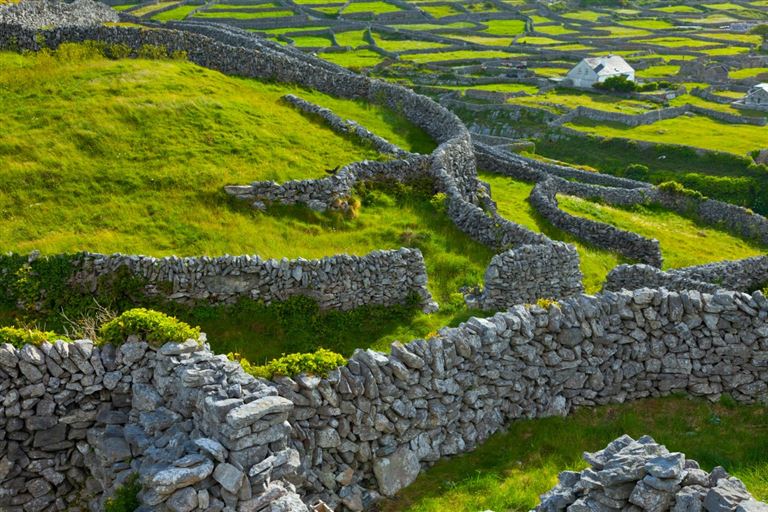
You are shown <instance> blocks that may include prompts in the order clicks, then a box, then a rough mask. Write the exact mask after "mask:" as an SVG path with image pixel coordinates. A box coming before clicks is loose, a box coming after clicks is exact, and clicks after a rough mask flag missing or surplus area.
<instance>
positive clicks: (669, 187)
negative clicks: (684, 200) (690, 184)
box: [658, 181, 706, 201]
mask: <svg viewBox="0 0 768 512" xmlns="http://www.w3.org/2000/svg"><path fill="white" fill-rule="evenodd" d="M658 188H659V190H661V191H662V192H667V193H669V194H674V195H678V196H685V197H690V198H691V199H698V200H702V201H703V200H704V199H706V196H705V195H704V194H702V193H701V192H699V191H698V190H691V189H690V188H685V187H684V186H683V185H682V184H680V183H678V182H676V181H665V182H664V183H660V184H659V185H658Z"/></svg>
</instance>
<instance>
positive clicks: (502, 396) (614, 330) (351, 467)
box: [276, 289, 768, 510]
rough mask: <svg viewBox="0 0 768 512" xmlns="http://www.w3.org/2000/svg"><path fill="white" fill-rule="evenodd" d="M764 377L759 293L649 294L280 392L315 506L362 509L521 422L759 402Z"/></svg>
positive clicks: (562, 312) (601, 301)
mask: <svg viewBox="0 0 768 512" xmlns="http://www.w3.org/2000/svg"><path fill="white" fill-rule="evenodd" d="M767 368H768V300H766V298H765V297H764V296H763V295H762V293H759V292H755V293H754V294H752V295H747V294H741V293H735V292H718V293H716V294H714V295H709V294H702V293H700V292H697V291H685V292H680V293H677V292H669V291H667V290H664V289H661V290H651V289H640V290H635V291H633V292H629V291H622V292H619V293H605V294H602V295H599V296H597V297H590V296H584V295H582V296H578V297H571V298H566V299H563V300H561V301H559V302H558V303H557V304H552V305H550V306H549V307H548V308H546V309H545V308H543V307H540V306H537V305H531V306H527V307H525V306H515V307H513V308H511V309H510V310H509V311H506V312H504V313H498V314H496V315H494V316H493V317H490V318H486V319H478V318H472V319H470V320H469V321H468V322H466V323H465V324H462V325H460V326H459V327H457V328H452V329H447V328H446V329H442V330H441V331H440V332H439V334H438V335H437V336H435V337H433V338H430V339H429V340H416V341H413V342H411V343H409V344H408V345H402V344H400V343H395V344H393V345H392V348H391V353H390V354H389V355H385V354H380V353H376V352H373V351H369V350H365V351H363V350H360V351H357V352H356V353H355V354H354V355H353V356H352V357H351V358H350V360H349V363H348V365H347V366H345V367H342V368H340V369H338V370H335V371H332V372H330V374H329V376H328V378H325V379H317V378H312V377H304V376H301V377H297V378H294V379H288V378H282V379H279V380H278V381H277V382H276V386H277V389H278V392H279V394H280V396H283V397H285V398H287V399H288V400H290V401H291V402H293V403H294V405H295V408H294V410H293V412H292V413H291V415H290V416H289V422H290V423H291V425H292V426H293V430H292V433H291V437H292V442H291V446H292V447H293V448H295V449H296V450H297V451H298V452H299V454H300V457H301V459H302V460H303V461H305V463H306V471H305V473H304V477H305V482H304V483H303V486H302V492H303V493H304V496H305V499H306V500H307V501H308V502H312V501H313V500H315V499H322V500H323V501H324V502H325V503H327V504H328V505H329V506H331V507H332V508H340V507H346V508H348V509H350V510H362V508H361V507H364V506H365V505H366V504H367V503H369V502H370V501H372V500H374V499H375V498H376V496H377V494H381V495H385V496H391V495H393V494H395V493H396V492H397V491H398V490H399V489H401V488H402V487H403V486H405V485H408V484H409V483H410V482H412V481H413V479H414V478H415V477H416V475H417V474H418V472H419V470H420V467H421V466H422V465H427V464H430V463H431V462H433V461H436V460H438V459H440V458H441V457H445V456H450V455H454V454H457V453H461V452H464V451H467V450H470V449H472V448H473V447H474V446H477V444H478V443H481V442H482V441H484V440H485V439H487V438H488V436H489V435H490V434H492V433H493V432H496V431H498V430H500V429H502V428H503V427H504V425H505V424H507V423H508V422H509V421H511V420H514V419H519V418H534V417H544V416H548V415H553V414H557V415H564V414H566V413H567V412H568V411H569V410H570V409H571V408H572V407H573V406H574V405H579V406H593V405H598V404H608V403H616V402H624V401H627V400H635V399H639V398H645V397H656V396H663V395H666V394H669V393H672V392H675V391H680V392H686V393H689V394H691V395H695V396H704V397H707V398H709V399H711V400H716V399H718V398H719V397H720V396H721V394H722V393H729V394H730V395H731V396H733V397H734V398H735V399H736V400H737V401H738V402H740V403H749V402H756V401H761V400H765V393H766V391H768V384H767V383H766V382H767V381H768V369H767ZM342 510H343V508H342Z"/></svg>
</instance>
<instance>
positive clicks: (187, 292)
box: [70, 248, 437, 311]
mask: <svg viewBox="0 0 768 512" xmlns="http://www.w3.org/2000/svg"><path fill="white" fill-rule="evenodd" d="M125 270H127V271H128V272H130V274H131V275H133V276H136V277H138V278H140V279H141V280H142V281H143V282H145V283H146V285H145V292H146V293H147V294H148V295H150V296H157V295H160V296H163V297H165V298H168V299H170V300H173V301H177V302H182V303H190V304H193V303H196V302H200V301H205V302H207V303H211V304H221V303H232V302H235V301H237V300H238V299H240V298H248V299H252V300H256V301H262V302H264V303H265V304H270V303H272V302H277V301H284V300H287V299H289V298H291V297H293V296H296V295H302V296H306V297H311V298H312V299H314V300H315V301H317V303H318V305H319V307H320V308H321V309H337V310H350V309H354V308H357V307H360V306H365V305H379V306H392V305H396V304H403V303H406V302H407V301H408V300H409V299H410V298H411V296H413V295H415V296H417V297H418V300H419V303H420V304H421V306H422V307H423V308H424V309H425V310H428V311H431V310H434V309H436V307H437V305H436V304H435V303H434V301H433V300H432V296H431V295H430V293H429V290H428V289H427V270H426V267H425V266H424V258H423V256H422V255H421V251H419V250H418V249H405V248H404V249H400V250H397V251H374V252H371V253H369V254H367V255H365V256H348V255H341V256H331V257H328V258H323V259H320V260H305V259H303V258H299V259H295V260H289V259H287V258H283V259H281V260H275V259H268V260H263V259H261V258H260V257H258V256H223V257H219V258H208V257H193V258H178V257H175V256H171V257H166V258H153V257H149V256H125V255H121V254H113V255H102V254H90V253H86V254H83V255H80V256H79V257H78V258H77V259H76V261H75V262H74V272H73V275H72V277H71V279H70V281H71V283H72V284H75V285H77V286H79V287H82V288H84V289H85V290H87V291H89V292H91V293H96V292H97V291H98V288H99V285H100V283H101V282H103V279H102V278H103V277H105V276H111V275H115V274H117V273H119V272H121V271H125Z"/></svg>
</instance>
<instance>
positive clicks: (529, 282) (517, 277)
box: [467, 242, 584, 311]
mask: <svg viewBox="0 0 768 512" xmlns="http://www.w3.org/2000/svg"><path fill="white" fill-rule="evenodd" d="M552 269H558V271H557V273H553V272H552ZM582 278H583V276H582V274H581V270H580V269H579V254H578V252H577V251H576V248H575V247H573V246H572V245H569V244H565V243H563V242H553V243H551V244H540V245H523V246H521V247H519V248H517V249H513V250H509V251H506V252H503V253H501V254H497V255H496V256H494V257H493V259H492V260H491V264H490V265H489V266H488V269H487V270H486V271H485V278H484V282H485V286H484V288H483V291H482V293H481V294H480V295H479V296H478V297H469V298H468V299H467V305H468V306H470V307H474V308H478V309H483V310H487V311H499V310H504V309H507V308H510V307H512V306H515V305H516V304H530V303H535V302H536V300H537V299H541V298H550V297H557V298H563V297H570V296H572V295H578V294H580V293H582V292H583V291H584V286H583V284H582ZM547 294H550V295H547Z"/></svg>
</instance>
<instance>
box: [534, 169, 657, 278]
mask: <svg viewBox="0 0 768 512" xmlns="http://www.w3.org/2000/svg"><path fill="white" fill-rule="evenodd" d="M563 183H566V182H565V180H562V179H560V178H549V179H548V180H546V181H542V182H539V183H537V184H536V185H535V186H534V188H533V191H532V192H531V196H530V201H531V205H532V206H533V207H534V208H535V209H536V211H537V212H539V214H541V215H542V216H543V217H544V218H545V219H547V220H548V221H549V222H551V223H552V224H553V225H555V226H556V227H558V228H560V229H562V230H563V231H565V232H567V233H570V234H572V235H574V236H575V237H577V238H579V239H580V240H584V241H586V242H589V243H591V244H594V245H595V246H597V247H600V248H603V249H608V250H611V251H615V252H618V253H619V254H622V255H624V256H626V257H627V258H630V259H633V260H635V261H639V262H642V263H646V264H648V265H653V266H654V267H661V263H662V255H661V249H660V248H659V242H658V240H650V239H648V238H645V237H642V236H640V235H638V234H636V233H632V232H629V231H624V230H621V229H617V228H615V227H613V226H611V225H608V224H604V223H602V222H595V221H592V220H589V219H585V218H582V217H576V216H574V215H570V214H568V213H566V212H564V211H563V210H561V209H560V208H559V206H558V203H557V198H556V195H557V193H558V192H560V186H561V184H563Z"/></svg>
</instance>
